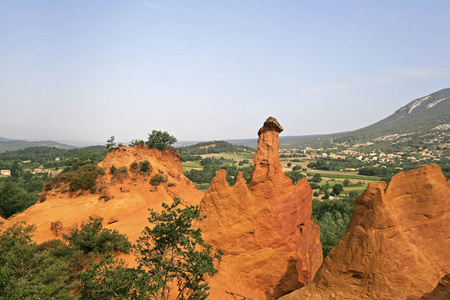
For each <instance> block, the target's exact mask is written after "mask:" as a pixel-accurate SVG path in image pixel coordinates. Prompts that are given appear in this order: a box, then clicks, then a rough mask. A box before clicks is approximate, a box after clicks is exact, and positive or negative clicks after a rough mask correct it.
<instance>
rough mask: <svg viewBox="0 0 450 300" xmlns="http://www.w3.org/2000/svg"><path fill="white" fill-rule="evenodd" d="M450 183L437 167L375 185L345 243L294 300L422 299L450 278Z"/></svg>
mask: <svg viewBox="0 0 450 300" xmlns="http://www.w3.org/2000/svg"><path fill="white" fill-rule="evenodd" d="M449 249H450V181H446V179H445V177H444V175H443V174H442V172H441V169H440V167H439V166H438V165H426V166H424V167H422V168H420V169H417V170H411V171H408V172H406V173H399V174H397V175H395V176H394V177H393V178H392V180H391V182H390V184H389V186H387V185H386V183H384V182H380V183H379V184H374V183H373V184H370V185H369V187H368V188H367V190H366V191H365V192H364V193H363V194H362V195H361V196H359V197H358V199H356V203H355V210H354V212H353V215H352V218H351V220H350V224H349V227H348V230H347V233H346V235H345V236H344V238H343V239H342V240H341V241H340V242H339V244H338V245H337V246H336V247H335V248H334V249H333V250H332V251H331V252H330V254H329V255H328V256H327V258H326V259H325V260H324V263H323V265H322V266H321V268H320V269H319V271H318V272H317V274H316V277H315V278H314V281H313V282H312V283H311V284H310V285H308V286H307V287H304V288H301V289H299V290H297V291H295V292H293V293H291V294H289V295H287V296H285V297H282V298H281V299H283V300H291V299H418V298H420V297H421V296H423V295H424V294H426V293H430V292H432V291H433V289H434V288H435V287H436V286H437V284H438V282H439V280H440V279H441V278H442V277H443V276H444V275H446V274H448V273H450V251H449Z"/></svg>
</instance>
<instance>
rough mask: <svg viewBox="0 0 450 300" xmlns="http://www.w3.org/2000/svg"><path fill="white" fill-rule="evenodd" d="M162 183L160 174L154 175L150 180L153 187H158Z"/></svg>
mask: <svg viewBox="0 0 450 300" xmlns="http://www.w3.org/2000/svg"><path fill="white" fill-rule="evenodd" d="M162 181H163V177H162V175H161V174H156V175H155V176H153V177H152V178H151V179H150V184H151V185H153V186H158V185H160V184H161V182H162Z"/></svg>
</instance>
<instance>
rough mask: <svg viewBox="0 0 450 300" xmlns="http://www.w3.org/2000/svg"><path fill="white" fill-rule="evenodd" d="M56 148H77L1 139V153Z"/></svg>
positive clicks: (48, 142) (41, 142)
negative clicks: (35, 148) (41, 147)
mask: <svg viewBox="0 0 450 300" xmlns="http://www.w3.org/2000/svg"><path fill="white" fill-rule="evenodd" d="M39 146H45V147H56V148H60V149H75V148H76V147H74V146H70V145H66V144H62V143H58V142H52V141H24V140H11V139H7V138H3V137H0V153H2V152H6V151H16V150H20V149H25V148H28V147H39Z"/></svg>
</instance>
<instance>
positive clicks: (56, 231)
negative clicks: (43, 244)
mask: <svg viewBox="0 0 450 300" xmlns="http://www.w3.org/2000/svg"><path fill="white" fill-rule="evenodd" d="M63 228H64V225H63V223H62V222H61V221H60V220H57V221H55V222H52V223H51V224H50V230H51V231H52V232H53V235H54V236H60V235H61V232H62V230H63Z"/></svg>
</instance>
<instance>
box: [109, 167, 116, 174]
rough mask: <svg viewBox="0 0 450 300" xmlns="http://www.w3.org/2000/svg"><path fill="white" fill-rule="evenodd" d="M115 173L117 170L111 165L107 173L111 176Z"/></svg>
mask: <svg viewBox="0 0 450 300" xmlns="http://www.w3.org/2000/svg"><path fill="white" fill-rule="evenodd" d="M116 171H117V168H116V166H115V165H112V166H111V167H110V168H109V173H111V175H114V174H116Z"/></svg>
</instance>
